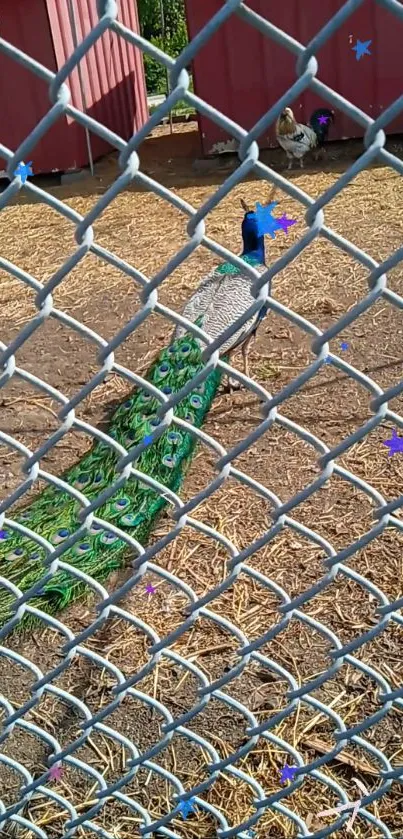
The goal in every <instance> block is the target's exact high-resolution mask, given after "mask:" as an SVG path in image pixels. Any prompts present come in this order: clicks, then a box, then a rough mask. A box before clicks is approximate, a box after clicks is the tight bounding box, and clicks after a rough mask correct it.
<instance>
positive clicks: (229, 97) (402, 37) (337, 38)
mask: <svg viewBox="0 0 403 839" xmlns="http://www.w3.org/2000/svg"><path fill="white" fill-rule="evenodd" d="M185 2H186V8H187V17H188V29H189V35H190V37H194V36H195V35H196V33H197V32H198V31H199V30H200V29H201V27H202V26H204V25H205V23H207V21H208V20H209V19H210V18H211V17H212V16H213V15H214V14H215V13H216V12H217V11H218V10H219V9H220V8H221V6H222V5H223V0H203V3H200V0H185ZM247 5H248V6H249V7H250V8H251V9H253V11H255V12H257V13H258V14H260V15H261V16H262V17H266V19H269V20H270V22H271V23H273V24H274V25H275V26H277V27H279V28H281V29H283V30H284V31H285V32H287V33H288V34H289V35H291V36H293V37H294V38H295V39H296V40H297V41H299V42H301V43H302V44H304V45H305V44H307V43H308V42H309V41H310V40H311V39H312V38H313V36H314V35H315V34H316V33H317V32H318V31H319V30H320V29H321V28H322V27H323V26H324V25H325V24H326V23H327V22H328V21H329V19H330V18H331V17H332V16H333V15H334V14H335V13H336V12H337V11H338V10H339V9H340V8H341V7H342V6H343V5H344V0H321V2H318V0H304V2H303V3H301V2H300V0H287V1H286V2H284V3H270V4H268V3H267V0H248V2H247ZM269 15H270V17H269ZM357 38H359V39H360V40H361V41H367V40H369V39H372V44H371V46H370V50H371V53H372V54H371V56H365V57H364V58H361V60H360V61H357V59H356V54H355V52H353V50H352V46H353V45H354V44H355V42H356V39H357ZM402 43H403V24H402V23H401V21H400V20H398V19H397V18H396V16H395V15H392V14H391V12H390V11H388V10H387V9H385V8H383V7H381V6H379V5H378V4H377V3H376V0H367V2H366V3H364V4H363V5H362V6H361V7H360V8H359V9H357V10H356V11H355V12H354V13H353V14H352V15H351V16H350V17H349V18H348V19H347V21H346V22H345V23H344V24H342V26H340V28H339V29H338V30H337V32H335V33H334V34H333V36H331V38H330V39H329V40H328V42H327V43H326V45H325V46H324V47H323V48H322V49H320V50H319V51H318V53H317V56H316V57H317V59H318V63H319V70H318V78H319V79H320V80H321V81H322V82H324V83H325V84H327V85H329V86H330V87H332V88H333V89H334V90H335V91H336V92H337V93H340V94H342V95H343V96H344V97H346V98H347V99H349V100H350V101H351V102H352V103H353V104H354V105H356V106H357V107H359V108H361V109H362V110H363V111H366V112H367V113H368V114H369V115H370V116H371V117H372V118H373V119H376V117H378V116H379V115H380V114H382V112H383V111H384V110H385V108H386V107H387V106H388V105H390V103H391V102H393V101H394V100H395V99H396V98H397V97H398V96H400V95H401V94H402V88H403V70H402V61H401V49H402V47H401V45H402ZM193 73H194V85H195V92H196V93H197V94H198V95H199V96H201V97H202V98H203V99H206V100H207V102H209V103H210V104H212V105H213V106H214V107H215V108H218V109H219V110H221V111H223V113H224V114H225V115H226V116H228V117H230V118H231V119H233V120H235V121H236V122H238V123H239V124H240V125H242V126H243V127H244V128H246V129H250V128H251V127H252V125H254V123H255V122H257V120H258V119H259V117H260V116H262V114H263V113H264V112H265V111H267V110H268V109H269V107H270V106H271V105H272V104H273V102H274V101H276V100H277V99H279V98H280V96H282V95H283V94H284V93H285V92H286V91H287V89H288V88H289V87H290V86H291V85H292V84H293V83H294V82H295V80H296V78H297V74H296V58H295V56H294V55H293V54H292V53H290V52H289V51H288V50H287V49H285V47H282V46H280V45H279V44H276V43H275V42H274V41H272V40H271V39H269V38H267V37H264V36H263V35H261V34H260V33H259V32H258V31H257V30H256V29H255V28H254V27H252V26H249V25H248V24H246V23H244V22H243V21H241V20H240V18H238V17H237V15H235V14H234V15H232V17H231V18H230V19H229V20H227V21H226V22H225V23H224V24H223V26H221V27H220V29H219V30H218V32H215V33H214V35H212V37H211V38H209V40H208V42H207V44H206V45H205V46H204V47H202V49H201V50H200V51H199V53H198V55H197V56H196V58H195V60H194V65H193ZM326 104H327V103H326V102H324V101H323V100H321V99H319V98H318V96H317V95H316V94H313V93H311V92H310V91H307V92H306V93H305V94H303V95H302V96H300V97H299V99H298V101H296V102H294V103H291V102H290V105H292V107H293V109H294V111H295V115H296V118H297V119H298V121H300V122H307V121H308V119H309V116H310V114H311V113H312V111H313V110H314V109H315V108H317V107H319V106H320V105H326ZM199 125H200V133H201V138H202V147H203V151H204V153H205V154H212V153H215V152H219V151H225V150H230V149H231V148H234V147H235V145H234V143H233V142H232V141H231V138H229V135H228V134H226V133H225V132H224V131H223V130H222V129H221V128H219V127H218V126H217V125H215V124H214V123H213V122H211V120H209V119H207V118H206V117H204V116H200V117H199ZM402 131H403V114H400V116H399V117H397V118H396V119H395V120H394V121H393V122H391V123H390V124H389V125H388V127H387V133H388V134H393V133H397V132H402ZM362 136H363V130H362V128H361V126H359V125H357V124H356V123H355V122H353V121H352V120H351V119H349V118H348V117H347V116H345V115H344V114H343V113H341V112H338V111H336V121H335V124H334V125H333V126H332V128H331V131H330V134H329V139H330V140H340V139H347V138H353V137H362ZM274 145H276V141H275V137H274V130H273V127H271V130H270V133H269V136H267V132H266V134H265V136H263V137H261V138H260V146H261V148H267V147H270V146H274Z"/></svg>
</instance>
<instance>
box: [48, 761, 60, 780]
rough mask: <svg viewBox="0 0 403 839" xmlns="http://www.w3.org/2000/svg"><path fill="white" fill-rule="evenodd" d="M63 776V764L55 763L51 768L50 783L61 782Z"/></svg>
mask: <svg viewBox="0 0 403 839" xmlns="http://www.w3.org/2000/svg"><path fill="white" fill-rule="evenodd" d="M62 775H63V766H62V764H61V763H54V764H53V766H52V767H51V768H50V772H49V781H60V778H61V777H62Z"/></svg>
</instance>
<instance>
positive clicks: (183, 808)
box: [179, 798, 196, 819]
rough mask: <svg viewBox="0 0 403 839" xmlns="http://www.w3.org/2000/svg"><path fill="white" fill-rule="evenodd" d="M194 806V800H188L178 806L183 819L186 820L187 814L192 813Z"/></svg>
mask: <svg viewBox="0 0 403 839" xmlns="http://www.w3.org/2000/svg"><path fill="white" fill-rule="evenodd" d="M195 806H196V801H195V799H194V798H188V800H187V801H181V803H180V804H179V811H180V813H181V814H182V816H183V818H184V819H187V817H188V815H189V813H194V809H193V808H194V807H195Z"/></svg>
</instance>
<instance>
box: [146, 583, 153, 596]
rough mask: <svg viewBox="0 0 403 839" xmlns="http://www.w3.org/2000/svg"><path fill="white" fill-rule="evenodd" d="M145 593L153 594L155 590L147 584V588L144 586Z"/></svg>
mask: <svg viewBox="0 0 403 839" xmlns="http://www.w3.org/2000/svg"><path fill="white" fill-rule="evenodd" d="M146 592H147V594H154V593H155V588H154V586H152V585H151V583H149V584H148V586H146Z"/></svg>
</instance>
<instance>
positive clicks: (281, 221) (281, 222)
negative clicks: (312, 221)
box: [276, 215, 297, 233]
mask: <svg viewBox="0 0 403 839" xmlns="http://www.w3.org/2000/svg"><path fill="white" fill-rule="evenodd" d="M276 221H277V223H278V226H279V227H281V229H282V230H284V233H288V228H289V227H292V225H293V224H296V223H297V219H294V218H287V216H285V215H284V216H281V218H277V219H276Z"/></svg>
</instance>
